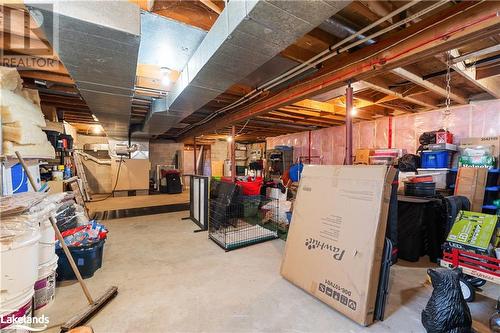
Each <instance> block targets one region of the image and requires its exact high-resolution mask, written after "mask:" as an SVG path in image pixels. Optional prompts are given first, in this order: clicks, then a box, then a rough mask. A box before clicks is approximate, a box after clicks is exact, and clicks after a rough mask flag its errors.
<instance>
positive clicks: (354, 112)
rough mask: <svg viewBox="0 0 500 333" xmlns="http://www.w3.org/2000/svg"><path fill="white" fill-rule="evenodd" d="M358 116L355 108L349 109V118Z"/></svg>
mask: <svg viewBox="0 0 500 333" xmlns="http://www.w3.org/2000/svg"><path fill="white" fill-rule="evenodd" d="M357 114H358V109H356V108H355V107H352V109H351V116H355V115H357Z"/></svg>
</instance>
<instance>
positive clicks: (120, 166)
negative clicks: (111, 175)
mask: <svg viewBox="0 0 500 333" xmlns="http://www.w3.org/2000/svg"><path fill="white" fill-rule="evenodd" d="M122 163H124V162H123V156H120V164H118V171H117V172H116V181H115V185H114V186H113V189H112V190H111V193H110V194H109V195H107V196H106V197H104V198H101V199H97V200H91V201H89V202H99V201H104V200H106V199H109V198H111V197H112V196H113V192H114V191H115V190H116V186H118V179H120V169H121V168H122Z"/></svg>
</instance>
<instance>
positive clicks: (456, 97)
mask: <svg viewBox="0 0 500 333" xmlns="http://www.w3.org/2000/svg"><path fill="white" fill-rule="evenodd" d="M391 73H394V74H396V75H399V76H400V77H402V78H403V79H405V80H408V81H411V82H413V83H415V84H417V85H419V86H421V87H423V88H425V89H427V90H429V91H432V92H434V93H436V94H438V95H441V96H443V97H446V96H447V94H448V93H447V91H446V89H445V88H443V87H440V86H438V85H437V84H435V83H432V82H430V81H427V80H424V79H423V78H422V77H420V76H418V75H416V74H414V73H412V72H410V71H408V70H406V69H404V68H402V67H398V68H394V69H393V70H391ZM450 98H451V99H452V100H453V101H455V102H457V103H458V104H467V103H468V102H469V101H468V100H467V98H466V97H464V96H461V95H460V94H458V93H456V92H450Z"/></svg>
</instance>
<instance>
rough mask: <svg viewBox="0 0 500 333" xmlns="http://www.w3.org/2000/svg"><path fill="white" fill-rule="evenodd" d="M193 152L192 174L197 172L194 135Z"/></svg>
mask: <svg viewBox="0 0 500 333" xmlns="http://www.w3.org/2000/svg"><path fill="white" fill-rule="evenodd" d="M193 153H194V155H193V170H194V172H193V174H195V175H196V174H198V172H197V171H198V170H196V137H194V138H193Z"/></svg>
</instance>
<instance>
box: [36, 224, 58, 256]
mask: <svg viewBox="0 0 500 333" xmlns="http://www.w3.org/2000/svg"><path fill="white" fill-rule="evenodd" d="M40 233H41V238H40V243H39V245H38V246H39V248H40V250H39V254H38V263H39V265H43V264H46V263H48V262H52V260H54V256H55V255H56V240H55V237H56V235H55V232H54V228H52V224H51V223H50V221H49V220H43V221H42V222H40Z"/></svg>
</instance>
